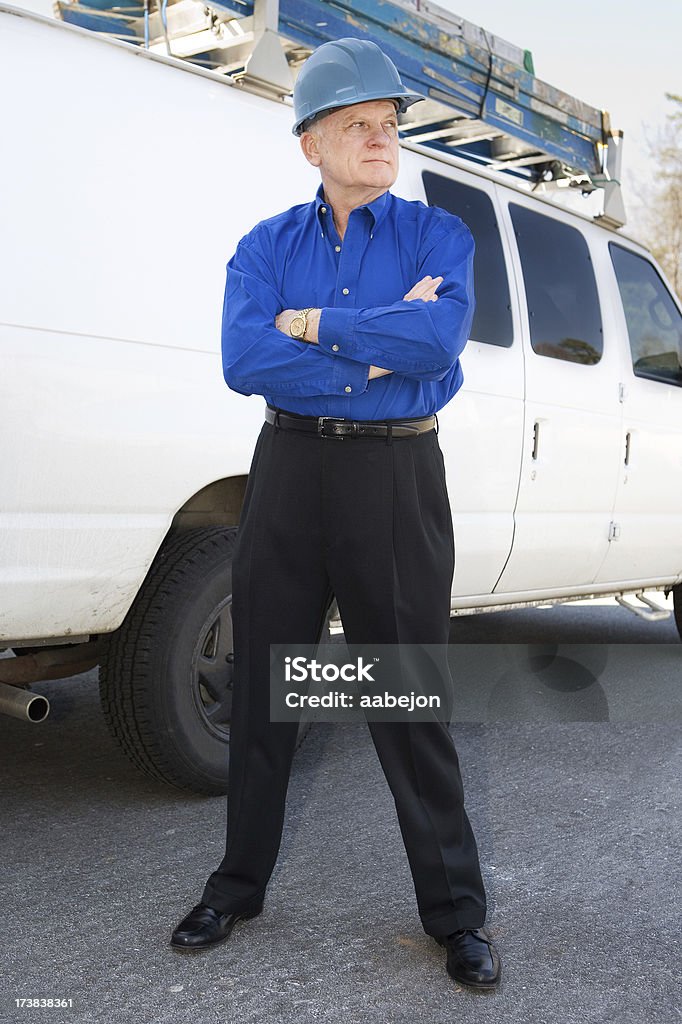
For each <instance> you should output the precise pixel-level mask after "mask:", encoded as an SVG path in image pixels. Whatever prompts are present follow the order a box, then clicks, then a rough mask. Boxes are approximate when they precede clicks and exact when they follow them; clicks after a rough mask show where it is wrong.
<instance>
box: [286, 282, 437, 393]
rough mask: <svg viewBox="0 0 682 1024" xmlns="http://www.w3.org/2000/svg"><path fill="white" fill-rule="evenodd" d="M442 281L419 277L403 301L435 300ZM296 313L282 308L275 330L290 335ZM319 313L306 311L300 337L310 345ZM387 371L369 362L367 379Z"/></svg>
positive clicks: (317, 324) (315, 338) (319, 310)
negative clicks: (303, 327)
mask: <svg viewBox="0 0 682 1024" xmlns="http://www.w3.org/2000/svg"><path fill="white" fill-rule="evenodd" d="M442 282H443V278H442V276H439V277H431V275H430V274H427V275H426V277H423V278H422V279H421V281H417V283H416V284H415V285H414V286H413V287H412V288H410V290H409V292H407V294H406V295H404V296H403V302H412V301H413V300H414V299H422V301H423V302H436V301H437V299H438V296H437V295H436V289H437V288H438V286H439V285H440V284H442ZM296 313H297V310H295V309H283V310H282V312H281V313H278V314H277V316H276V317H275V327H276V328H277V330H278V331H281V332H282V334H286V335H287V336H289V337H290V336H291V335H290V333H289V327H290V326H291V321H292V320H293V319H294V317H295V316H296ZM321 313H322V310H321V309H311V310H310V312H309V313H308V324H307V327H306V332H305V334H304V335H303V338H302V339H301V340H302V341H307V342H310V344H312V345H317V344H319V337H318V333H319V327H320V314H321ZM387 373H393V370H386V369H384V368H383V367H381V366H374V365H373V364H370V367H369V374H368V378H367V379H368V380H374V378H375V377H383V376H384V375H385V374H387Z"/></svg>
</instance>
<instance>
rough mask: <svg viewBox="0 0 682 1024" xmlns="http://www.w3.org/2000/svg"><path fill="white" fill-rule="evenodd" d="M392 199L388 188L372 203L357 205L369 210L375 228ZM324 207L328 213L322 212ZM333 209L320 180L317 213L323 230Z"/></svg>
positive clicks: (317, 194)
mask: <svg viewBox="0 0 682 1024" xmlns="http://www.w3.org/2000/svg"><path fill="white" fill-rule="evenodd" d="M390 201H391V192H390V190H389V189H387V190H386V191H385V192H383V193H382V194H381V195H380V196H377V198H376V199H373V200H372V202H371V203H363V205H362V206H359V207H357V209H359V210H369V212H370V214H371V216H372V219H373V221H374V229H376V228H377V227H378V226H379V224H380V223H381V221H382V220H383V218H384V217H385V215H386V211H387V210H388V207H389V203H390ZM322 207H324V208H325V210H326V211H327V212H326V213H323V212H322ZM331 209H332V208H331V206H330V205H329V203H327V202H325V199H324V188H323V185H322V182H320V184H319V187H318V189H317V192H316V193H315V215H316V217H317V220H318V222H319V224H320V225H321V226H322V229H323V230H324V227H325V224H326V222H327V221H326V218H328V217H330V216H331Z"/></svg>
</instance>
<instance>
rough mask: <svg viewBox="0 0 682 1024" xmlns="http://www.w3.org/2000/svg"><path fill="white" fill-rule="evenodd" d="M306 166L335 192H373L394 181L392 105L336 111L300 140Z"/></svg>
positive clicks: (355, 106)
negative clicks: (363, 190)
mask: <svg viewBox="0 0 682 1024" xmlns="http://www.w3.org/2000/svg"><path fill="white" fill-rule="evenodd" d="M300 141H301V147H302V149H303V152H304V153H305V155H306V157H307V159H308V161H309V162H310V163H311V164H313V166H314V167H319V168H320V173H321V175H322V181H323V182H324V183H325V185H326V184H329V185H332V186H333V187H334V188H335V189H337V190H339V189H341V190H348V191H350V190H353V189H357V188H364V189H370V190H374V189H376V190H377V193H378V194H380V193H381V192H383V191H385V190H386V189H387V188H390V187H391V185H392V184H393V182H394V181H395V179H396V178H397V177H398V152H399V147H398V117H397V114H396V109H395V103H394V101H393V100H368V101H367V102H365V103H353V104H351V105H350V106H348V107H340V108H339V109H338V110H333V111H332V112H331V113H330V114H327V115H326V116H325V117H323V118H322V119H321V120H320V121H318V122H317V124H313V125H312V126H311V128H310V129H309V130H308V131H306V132H304V133H303V135H302V136H301V140H300Z"/></svg>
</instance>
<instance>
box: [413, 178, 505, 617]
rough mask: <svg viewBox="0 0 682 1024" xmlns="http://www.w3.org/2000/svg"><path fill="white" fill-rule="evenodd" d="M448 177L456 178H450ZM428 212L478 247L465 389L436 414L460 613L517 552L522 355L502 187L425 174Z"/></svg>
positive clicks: (488, 590)
mask: <svg viewBox="0 0 682 1024" xmlns="http://www.w3.org/2000/svg"><path fill="white" fill-rule="evenodd" d="M448 170H450V169H449V168H448ZM422 177H423V183H424V189H425V192H426V198H427V202H428V203H429V204H430V205H432V206H440V207H441V208H442V209H444V210H447V211H448V212H449V213H454V214H456V215H457V216H458V217H461V219H462V220H463V221H464V223H465V224H466V225H467V226H468V228H469V230H470V231H471V233H472V235H473V237H474V241H475V243H476V250H475V255H474V290H475V295H476V312H475V317H474V322H473V325H472V328H471V338H470V340H469V341H468V342H467V345H466V348H465V349H464V352H463V353H462V356H461V360H460V361H461V366H462V371H463V374H464V383H463V385H462V387H461V388H460V390H459V391H458V392H457V394H456V395H455V396H454V398H453V399H452V401H451V402H449V403H448V405H446V406H445V408H444V409H442V410H441V412H440V413H439V414H438V420H439V428H440V432H439V441H440V444H441V448H442V449H443V455H444V458H445V465H446V473H447V481H448V492H449V495H450V503H451V506H452V517H453V524H454V530H455V575H454V580H453V595H454V598H453V606H454V607H457V598H458V597H459V598H461V599H462V600H461V602H460V603H461V604H462V606H466V604H467V601H466V600H464V598H465V597H466V596H467V595H483V597H484V598H485V596H488V595H490V594H491V593H492V589H493V587H494V585H495V581H496V580H497V578H498V576H499V575H500V572H501V571H502V567H503V565H504V563H505V561H506V559H507V556H508V555H509V551H510V549H511V544H512V537H513V533H514V518H513V509H514V501H515V498H516V491H517V488H518V483H519V470H520V455H521V437H522V431H523V353H522V351H521V344H520V324H519V318H518V308H517V307H513V306H512V300H511V294H510V287H509V275H508V270H507V268H508V266H509V265H510V253H509V248H508V242H507V241H506V239H505V240H503V238H502V237H501V235H500V230H499V224H498V221H499V218H498V211H497V208H496V197H495V193H494V185H493V184H492V183H491V182H489V181H484V180H482V179H478V178H476V177H475V176H473V175H467V176H466V177H465V179H464V181H462V180H455V179H454V178H451V177H448V176H446V174H440V173H436V172H434V171H430V170H425V171H424V172H423V176H422Z"/></svg>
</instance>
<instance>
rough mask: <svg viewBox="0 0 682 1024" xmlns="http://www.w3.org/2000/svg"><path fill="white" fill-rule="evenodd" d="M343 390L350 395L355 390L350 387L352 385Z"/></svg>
mask: <svg viewBox="0 0 682 1024" xmlns="http://www.w3.org/2000/svg"><path fill="white" fill-rule="evenodd" d="M343 390H344V391H347V392H348V393H349V394H350V392H351V391H352V390H353V389H352V387H351V386H350V384H346V386H345V388H344V389H343Z"/></svg>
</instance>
